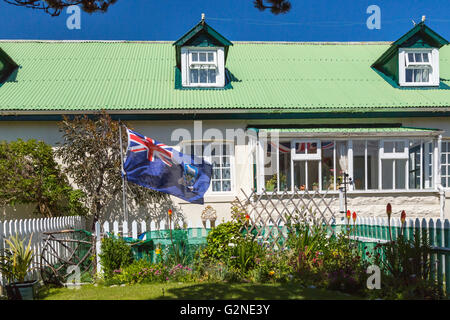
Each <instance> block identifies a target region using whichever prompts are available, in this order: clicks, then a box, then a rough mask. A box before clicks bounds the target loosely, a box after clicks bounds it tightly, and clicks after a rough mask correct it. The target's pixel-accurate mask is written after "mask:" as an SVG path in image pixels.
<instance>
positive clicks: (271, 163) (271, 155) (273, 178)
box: [264, 141, 278, 191]
mask: <svg viewBox="0 0 450 320" xmlns="http://www.w3.org/2000/svg"><path fill="white" fill-rule="evenodd" d="M265 148H266V152H265V157H264V188H265V189H266V190H267V191H273V190H274V189H275V188H277V187H278V186H277V184H278V182H277V179H278V178H277V153H276V143H275V142H272V141H269V142H268V143H267V142H266V143H265Z"/></svg>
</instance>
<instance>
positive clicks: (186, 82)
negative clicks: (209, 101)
mask: <svg viewBox="0 0 450 320" xmlns="http://www.w3.org/2000/svg"><path fill="white" fill-rule="evenodd" d="M223 52H224V50H223V48H211V49H209V48H205V49H200V48H181V79H182V84H183V86H184V87H223V86H224V85H225V62H224V54H223Z"/></svg>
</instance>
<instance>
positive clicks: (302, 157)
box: [291, 139, 322, 161]
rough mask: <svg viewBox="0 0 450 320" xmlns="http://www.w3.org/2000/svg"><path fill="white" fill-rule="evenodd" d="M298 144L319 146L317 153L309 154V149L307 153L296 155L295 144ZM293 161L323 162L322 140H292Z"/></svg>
mask: <svg viewBox="0 0 450 320" xmlns="http://www.w3.org/2000/svg"><path fill="white" fill-rule="evenodd" d="M297 143H316V145H317V152H316V153H311V154H308V153H307V152H308V151H307V149H306V150H305V153H304V154H303V153H296V152H295V144H297ZM291 159H292V160H294V161H296V160H297V161H299V160H300V161H301V160H321V159H322V145H321V143H320V140H311V139H308V140H304V139H301V140H292V141H291Z"/></svg>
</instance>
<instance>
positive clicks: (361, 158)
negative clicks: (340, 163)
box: [353, 140, 366, 190]
mask: <svg viewBox="0 0 450 320" xmlns="http://www.w3.org/2000/svg"><path fill="white" fill-rule="evenodd" d="M365 149H366V142H365V141H361V140H358V141H353V182H354V186H355V189H356V190H365V188H366V187H365V185H366V178H365V177H366V168H365V167H366V166H365Z"/></svg>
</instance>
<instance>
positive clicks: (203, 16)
mask: <svg viewBox="0 0 450 320" xmlns="http://www.w3.org/2000/svg"><path fill="white" fill-rule="evenodd" d="M204 22H205V14H204V13H202V23H204Z"/></svg>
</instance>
